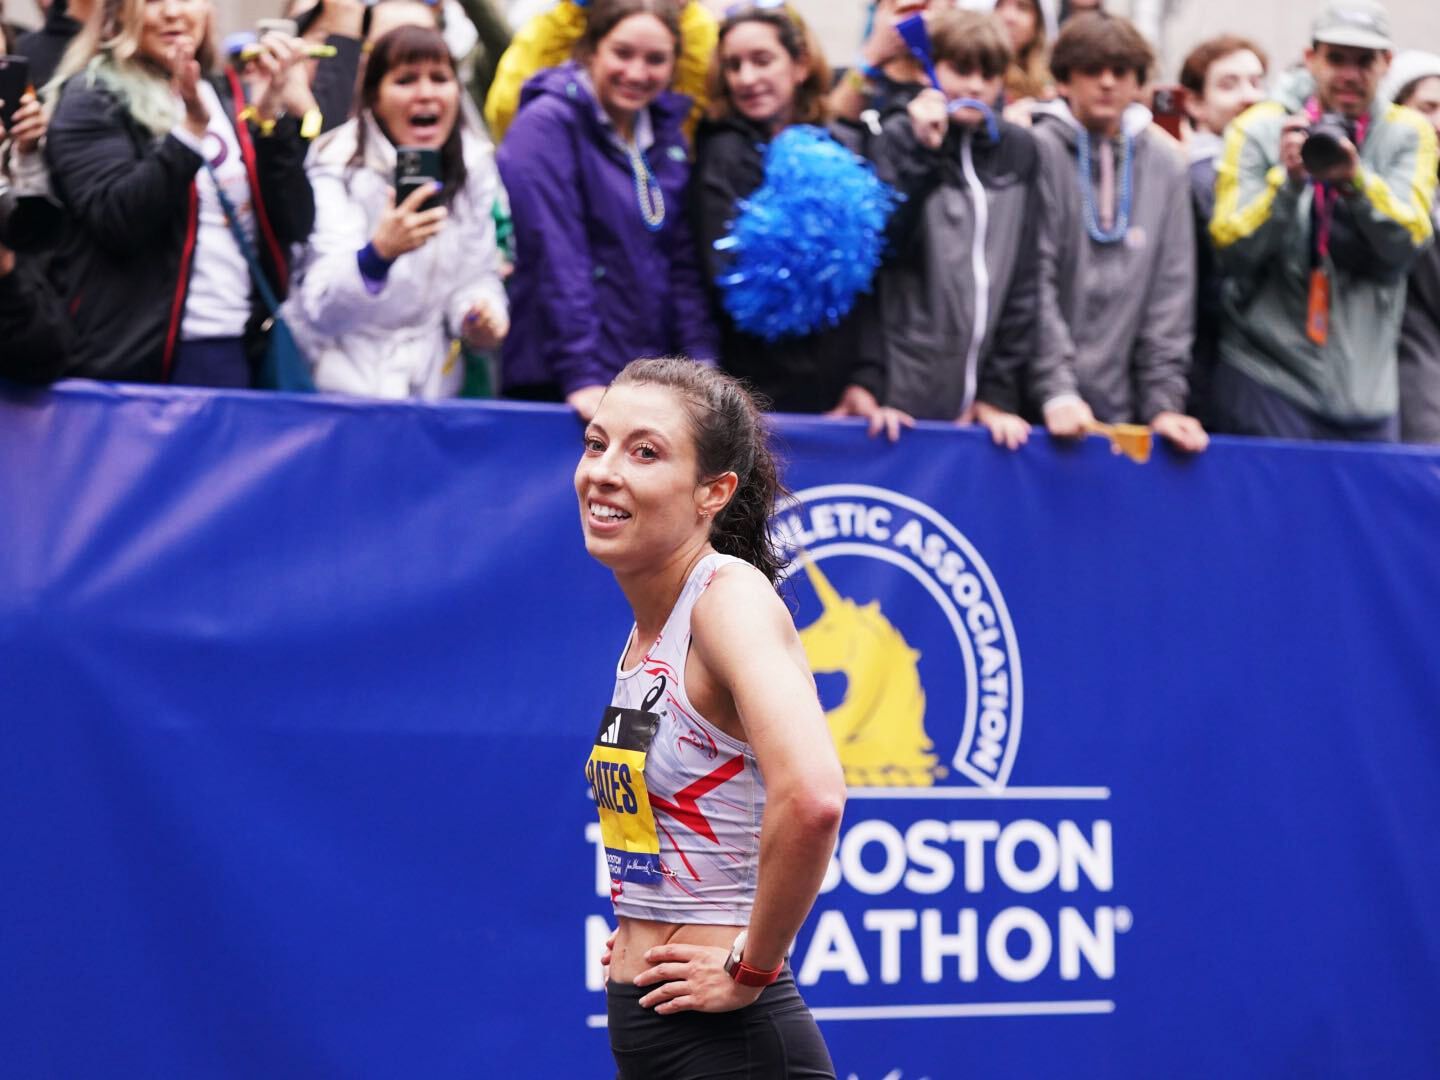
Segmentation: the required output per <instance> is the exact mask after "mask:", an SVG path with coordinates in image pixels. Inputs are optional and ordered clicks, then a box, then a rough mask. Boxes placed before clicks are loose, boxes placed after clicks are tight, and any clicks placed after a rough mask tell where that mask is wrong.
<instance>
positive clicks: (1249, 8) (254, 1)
mask: <svg viewBox="0 0 1440 1080" xmlns="http://www.w3.org/2000/svg"><path fill="white" fill-rule="evenodd" d="M0 2H3V4H4V10H5V17H6V18H7V19H10V20H13V21H15V22H19V23H22V24H26V25H33V24H34V23H35V22H37V21H38V19H39V15H38V10H37V9H36V7H35V0H0ZM706 2H707V3H709V4H710V6H711V7H712V8H715V9H716V10H717V11H720V10H723V9H724V8H726V7H728V6H729V4H730V2H731V0H706ZM790 2H791V3H792V4H794V6H795V7H796V9H797V10H799V11H800V12H801V14H802V15H804V17H805V18H806V19H807V20H809V21H810V23H811V25H813V26H814V27H815V28H816V30H817V31H818V32H819V34H820V36H821V40H822V41H823V42H824V44H825V50H826V53H827V54H828V56H829V58H830V62H831V63H833V64H837V65H843V64H847V63H849V61H850V59H851V58H852V57H853V56H854V55H855V50H856V49H857V47H858V45H859V40H860V29H861V26H862V24H863V18H864V11H865V7H866V0H790ZM1322 6H1323V0H1111V2H1110V7H1111V10H1114V11H1120V12H1125V13H1127V14H1133V13H1142V12H1143V11H1144V10H1145V9H1154V8H1157V7H1160V8H1165V9H1167V10H1168V11H1169V15H1168V17H1167V18H1166V19H1165V23H1164V26H1165V28H1164V30H1163V31H1162V33H1161V40H1160V41H1159V42H1157V45H1158V46H1159V47H1160V49H1161V53H1162V56H1163V57H1164V59H1165V64H1164V68H1165V73H1166V75H1167V77H1168V76H1173V75H1174V74H1175V73H1176V72H1177V71H1178V69H1179V66H1180V61H1181V60H1182V59H1183V58H1184V55H1185V53H1186V51H1187V50H1188V49H1189V47H1190V46H1192V45H1194V44H1196V43H1198V42H1200V41H1203V40H1204V39H1205V38H1207V37H1211V36H1213V35H1215V34H1219V33H1223V32H1227V31H1229V32H1235V33H1242V34H1247V35H1249V36H1251V37H1253V38H1255V39H1256V40H1258V41H1259V43H1260V44H1261V45H1263V46H1264V47H1265V48H1266V49H1267V50H1268V51H1269V52H1270V56H1271V59H1272V61H1273V62H1274V63H1275V64H1276V65H1277V66H1285V65H1287V64H1289V63H1291V62H1293V61H1294V60H1295V59H1297V58H1298V57H1299V54H1300V51H1301V50H1302V49H1303V48H1304V47H1305V45H1306V44H1307V43H1308V41H1309V35H1310V22H1311V20H1312V19H1313V18H1314V16H1315V13H1316V12H1317V11H1319V9H1320V8H1321V7H1322ZM1389 7H1390V12H1391V16H1392V19H1393V23H1394V28H1395V38H1396V40H1397V41H1398V42H1399V43H1400V44H1401V46H1402V47H1403V48H1417V49H1420V48H1423V49H1429V50H1430V51H1432V52H1440V2H1436V0H1390V3H1389ZM279 8H280V3H279V0H216V9H217V11H218V13H219V17H220V27H221V32H222V33H225V32H229V31H231V30H235V29H238V28H243V27H246V26H250V25H253V24H254V22H255V20H256V19H258V18H262V17H264V16H266V15H269V14H271V13H272V12H275V11H277V10H278V9H279Z"/></svg>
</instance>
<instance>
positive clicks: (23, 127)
mask: <svg viewBox="0 0 1440 1080" xmlns="http://www.w3.org/2000/svg"><path fill="white" fill-rule="evenodd" d="M7 134H8V136H9V138H10V140H11V145H12V146H13V147H14V149H15V152H16V153H17V154H33V153H35V151H37V150H39V149H40V140H41V139H43V138H44V137H45V110H44V109H42V108H41V107H40V102H39V101H38V100H36V98H35V95H34V94H33V93H29V92H27V93H26V94H25V96H24V97H22V98H21V99H20V108H19V109H17V110H16V112H15V119H14V121H13V123H12V124H11V126H10V130H9V132H6V130H5V126H4V125H3V124H0V140H3V139H5V137H6V136H7Z"/></svg>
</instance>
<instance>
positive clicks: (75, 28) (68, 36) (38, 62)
mask: <svg viewBox="0 0 1440 1080" xmlns="http://www.w3.org/2000/svg"><path fill="white" fill-rule="evenodd" d="M78 33H80V22H79V20H78V19H73V18H71V17H70V15H69V13H68V12H67V11H66V7H65V0H55V3H53V4H51V5H50V10H49V12H47V13H46V15H45V25H44V26H42V27H41V28H40V29H39V30H32V31H31V32H30V33H28V34H21V35H20V39H19V40H18V41H16V43H15V51H16V52H17V53H19V54H20V55H21V56H23V57H25V59H27V60H29V61H30V83H31V85H33V86H34V87H36V88H37V89H39V88H41V87H43V86H44V85H45V84H46V83H48V82H49V81H50V78H51V76H53V75H54V74H55V70H56V69H57V68H58V67H59V66H60V58H61V57H62V56H64V55H65V50H66V49H67V48H69V47H70V42H71V41H72V40H73V39H74V37H75V35H76V34H78Z"/></svg>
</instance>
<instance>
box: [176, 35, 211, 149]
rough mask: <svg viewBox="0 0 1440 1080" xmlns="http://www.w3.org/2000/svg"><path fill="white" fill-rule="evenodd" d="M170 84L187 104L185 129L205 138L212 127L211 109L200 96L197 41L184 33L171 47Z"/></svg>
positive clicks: (199, 137)
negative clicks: (196, 51) (196, 53)
mask: <svg viewBox="0 0 1440 1080" xmlns="http://www.w3.org/2000/svg"><path fill="white" fill-rule="evenodd" d="M170 86H171V88H172V89H173V90H174V91H175V95H176V96H177V97H178V98H179V99H180V101H181V102H182V103H183V104H184V106H185V130H187V131H188V132H190V134H191V135H193V136H195V138H197V139H203V138H204V137H205V132H206V131H207V130H208V129H209V127H210V110H209V109H208V108H206V106H205V101H204V99H203V98H201V97H200V64H199V62H198V61H196V59H195V42H194V41H193V40H192V39H191V38H190V37H189V36H188V35H183V36H181V37H180V39H179V40H178V41H177V42H176V43H175V45H174V46H173V47H172V48H171V49H170Z"/></svg>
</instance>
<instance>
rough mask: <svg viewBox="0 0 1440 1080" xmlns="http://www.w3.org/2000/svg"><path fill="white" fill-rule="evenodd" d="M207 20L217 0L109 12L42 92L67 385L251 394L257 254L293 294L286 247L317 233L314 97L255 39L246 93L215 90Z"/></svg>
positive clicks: (133, 2) (134, 2) (296, 51)
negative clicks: (47, 113)
mask: <svg viewBox="0 0 1440 1080" xmlns="http://www.w3.org/2000/svg"><path fill="white" fill-rule="evenodd" d="M213 24H214V10H213V8H212V6H211V4H210V0H104V3H103V4H102V5H101V7H100V9H99V10H98V11H97V12H96V13H95V15H94V17H93V18H92V19H91V20H90V22H89V23H87V24H86V26H85V29H84V30H83V31H82V32H81V33H80V35H79V36H78V37H77V38H76V39H75V41H74V42H73V43H72V44H71V46H70V49H69V50H68V51H67V52H66V54H65V58H64V60H63V61H62V62H61V66H60V70H59V72H58V73H57V75H56V78H55V81H54V82H53V83H52V84H51V86H50V88H49V90H48V94H49V97H50V100H51V102H52V110H53V111H52V116H51V120H50V128H49V135H48V138H47V141H46V156H47V159H48V163H49V166H50V172H51V179H52V182H53V184H54V187H55V192H56V195H57V196H58V197H59V198H60V199H61V201H62V202H63V203H64V204H65V207H66V209H67V210H68V211H69V214H70V218H71V221H72V228H71V230H70V235H69V237H68V238H67V240H66V242H65V244H64V246H63V247H62V249H61V251H60V252H59V261H58V265H59V266H60V267H62V268H63V280H62V282H61V285H62V288H63V290H64V292H65V294H66V296H67V299H68V306H69V310H70V312H71V315H72V318H73V319H74V328H75V334H76V347H75V351H74V353H73V355H72V360H71V369H70V374H72V375H81V376H87V377H92V378H103V379H118V380H124V381H136V382H176V383H186V384H190V385H199V386H225V387H245V386H250V385H252V384H253V382H254V372H255V370H256V365H257V364H258V361H259V358H260V356H261V354H262V353H263V351H264V345H265V329H264V328H265V327H266V326H268V323H267V319H268V316H269V312H268V311H266V310H265V306H264V304H263V303H262V302H260V301H259V299H258V296H257V289H256V286H255V283H254V280H253V277H252V272H251V265H252V259H251V257H250V256H251V255H254V256H255V258H257V259H258V264H259V267H260V269H261V270H262V271H263V273H264V275H265V277H266V278H267V283H268V285H269V287H270V289H271V290H272V291H274V292H276V293H279V294H282V295H283V293H284V290H285V287H286V285H287V278H288V273H289V268H288V260H287V256H286V251H287V249H288V247H289V245H291V244H293V243H297V242H299V241H303V240H304V239H305V238H306V236H308V235H309V233H310V227H311V224H312V222H313V219H314V201H313V198H312V196H311V192H310V185H309V183H308V182H307V181H306V179H305V170H304V158H305V150H306V146H307V143H306V140H305V139H304V138H303V137H302V134H301V120H300V117H302V116H304V115H305V114H306V113H308V112H309V111H310V110H311V109H313V107H314V99H313V98H312V97H311V96H310V92H309V86H308V84H307V82H306V80H305V71H304V65H303V63H301V62H300V61H302V60H303V57H304V51H303V46H302V45H301V44H300V43H299V42H298V41H296V40H295V39H293V38H288V37H285V36H283V35H275V34H269V35H266V36H265V37H264V38H262V39H261V41H260V43H259V50H260V54H259V56H258V58H257V59H256V61H255V62H254V64H253V66H252V67H251V69H250V70H249V73H248V76H247V83H248V85H247V83H242V81H241V76H240V74H239V73H238V72H236V71H235V70H233V69H227V70H226V72H225V74H224V76H222V77H221V78H219V79H216V80H214V81H213V82H212V81H210V80H207V79H206V78H205V77H204V72H205V71H206V70H207V69H208V68H209V66H210V64H211V61H212V58H213V51H212V48H211V38H212V34H213ZM247 97H248V99H249V103H248V104H247ZM237 234H238V235H237ZM241 235H243V236H244V237H245V239H246V243H245V244H242V243H241V240H240V236H241ZM247 248H248V251H247Z"/></svg>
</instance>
